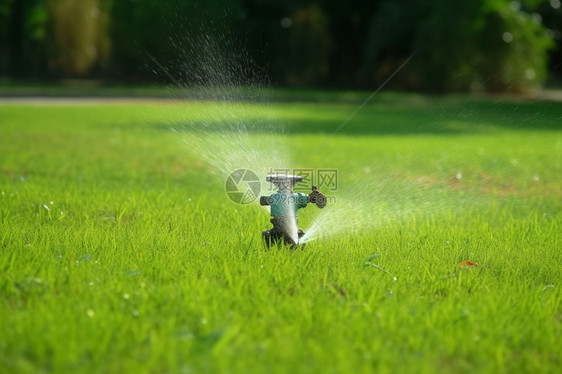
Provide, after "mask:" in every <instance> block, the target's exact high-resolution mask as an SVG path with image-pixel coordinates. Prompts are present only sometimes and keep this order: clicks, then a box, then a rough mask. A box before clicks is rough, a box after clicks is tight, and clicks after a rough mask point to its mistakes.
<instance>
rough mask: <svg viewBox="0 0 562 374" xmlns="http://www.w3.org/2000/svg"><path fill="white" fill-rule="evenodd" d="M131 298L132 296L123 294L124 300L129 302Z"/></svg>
mask: <svg viewBox="0 0 562 374" xmlns="http://www.w3.org/2000/svg"><path fill="white" fill-rule="evenodd" d="M130 297H131V295H129V294H128V293H124V294H123V299H125V300H129V298H130Z"/></svg>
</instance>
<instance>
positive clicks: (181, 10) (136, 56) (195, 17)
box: [111, 0, 238, 82]
mask: <svg viewBox="0 0 562 374" xmlns="http://www.w3.org/2000/svg"><path fill="white" fill-rule="evenodd" d="M111 16H112V27H111V37H112V41H113V53H112V61H113V72H112V74H113V75H114V76H116V77H118V78H120V79H139V78H140V79H143V80H151V79H154V78H155V77H156V78H157V76H156V75H153V74H157V75H158V76H161V75H162V72H161V71H158V70H159V68H158V67H157V66H155V63H154V61H158V62H159V63H160V64H161V65H163V66H166V67H168V68H169V69H170V70H173V71H174V75H175V76H176V77H177V78H178V79H184V80H187V81H190V82H191V81H193V80H197V79H203V77H202V76H199V77H196V75H197V74H198V73H197V71H198V72H199V74H204V72H202V71H201V69H200V68H201V66H200V65H201V64H200V62H201V61H200V58H201V56H203V55H204V52H205V51H204V50H203V49H207V51H209V49H210V48H211V44H212V47H213V49H214V52H212V53H219V52H224V54H225V58H226V56H227V55H228V53H227V52H226V50H228V49H229V48H228V45H227V44H229V43H230V44H232V43H234V41H236V40H237V38H238V35H237V28H236V27H235V26H236V21H237V16H238V8H237V3H236V2H235V1H232V0H216V1H213V2H197V1H180V0H176V1H168V2H162V1H161V0H143V1H140V0H119V1H114V3H113V8H112V12H111ZM226 34H228V35H226ZM219 44H221V46H219ZM232 49H234V48H230V50H231V51H232ZM209 53H210V52H209ZM215 60H217V61H218V58H216V59H215Z"/></svg>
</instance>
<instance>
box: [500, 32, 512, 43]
mask: <svg viewBox="0 0 562 374" xmlns="http://www.w3.org/2000/svg"><path fill="white" fill-rule="evenodd" d="M502 39H503V41H504V42H506V43H511V42H512V41H513V35H511V33H510V32H507V31H506V32H504V33H503V34H502Z"/></svg>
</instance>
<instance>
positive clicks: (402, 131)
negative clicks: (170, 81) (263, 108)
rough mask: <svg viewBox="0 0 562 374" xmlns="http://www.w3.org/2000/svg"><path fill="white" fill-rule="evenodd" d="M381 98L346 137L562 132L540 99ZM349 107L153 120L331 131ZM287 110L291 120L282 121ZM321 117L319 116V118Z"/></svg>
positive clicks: (162, 126)
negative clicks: (245, 116)
mask: <svg viewBox="0 0 562 374" xmlns="http://www.w3.org/2000/svg"><path fill="white" fill-rule="evenodd" d="M399 97H400V96H398V97H395V98H394V100H388V99H387V100H382V101H379V102H375V103H374V104H371V105H368V106H366V107H365V108H363V109H362V110H361V111H360V112H359V113H358V114H357V115H356V116H355V117H354V118H352V119H351V120H350V121H349V122H348V123H347V124H346V125H345V126H343V127H342V128H341V129H340V130H339V131H338V133H340V134H342V135H351V136H353V135H424V134H427V135H463V134H477V133H492V132H494V131H498V130H502V129H509V130H527V131H533V130H536V131H543V130H546V131H558V130H562V104H561V103H555V102H538V101H522V102H517V101H503V100H501V99H495V100H492V99H491V100H482V99H479V100H475V99H470V98H469V99H467V98H455V97H444V98H435V97H434V98H427V99H425V100H421V101H420V100H415V101H413V100H411V99H408V97H406V100H399ZM355 109H356V107H353V106H350V105H345V106H343V105H340V106H337V105H326V104H318V105H317V106H315V105H314V104H307V106H306V107H305V109H304V111H303V109H302V106H301V107H299V110H300V111H301V112H302V113H303V115H302V118H299V116H298V115H296V116H295V115H292V118H290V116H289V115H290V114H291V110H292V106H291V105H285V106H284V107H283V109H282V110H281V111H280V115H279V116H278V117H277V119H275V120H268V119H263V118H248V119H243V120H242V119H236V118H235V119H233V120H230V121H226V120H225V121H215V122H213V121H208V122H206V121H200V122H184V123H176V124H174V125H173V126H171V125H170V124H167V123H155V124H153V126H154V127H156V128H157V129H159V130H163V131H166V130H171V129H172V127H173V129H174V130H175V131H179V132H210V133H212V132H244V133H246V132H248V133H256V134H268V133H271V134H280V133H286V134H320V133H325V134H330V133H333V132H334V131H335V130H336V129H337V128H338V127H339V126H340V125H342V124H343V123H344V122H345V121H346V119H347V118H348V117H349V116H350V115H351V114H352V113H353V111H354V110H355ZM285 114H287V115H288V117H289V118H287V119H283V117H284V115H285ZM315 117H317V118H318V119H316V118H315Z"/></svg>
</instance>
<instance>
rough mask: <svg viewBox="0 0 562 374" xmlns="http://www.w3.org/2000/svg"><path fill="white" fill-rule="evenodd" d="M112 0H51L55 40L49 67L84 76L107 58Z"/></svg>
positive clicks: (52, 29)
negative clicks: (110, 1)
mask: <svg viewBox="0 0 562 374" xmlns="http://www.w3.org/2000/svg"><path fill="white" fill-rule="evenodd" d="M109 5H110V3H109V0H80V1H76V0H47V9H48V12H49V21H50V31H51V37H52V43H51V45H50V51H49V52H50V58H49V68H50V70H51V71H55V72H57V73H58V74H60V75H62V76H65V77H80V76H86V75H88V74H89V73H91V71H92V69H93V68H94V67H95V66H96V65H99V64H102V63H103V62H104V61H107V58H108V57H109V52H110V41H109V34H108V26H109V14H108V10H109Z"/></svg>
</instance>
